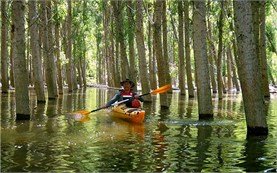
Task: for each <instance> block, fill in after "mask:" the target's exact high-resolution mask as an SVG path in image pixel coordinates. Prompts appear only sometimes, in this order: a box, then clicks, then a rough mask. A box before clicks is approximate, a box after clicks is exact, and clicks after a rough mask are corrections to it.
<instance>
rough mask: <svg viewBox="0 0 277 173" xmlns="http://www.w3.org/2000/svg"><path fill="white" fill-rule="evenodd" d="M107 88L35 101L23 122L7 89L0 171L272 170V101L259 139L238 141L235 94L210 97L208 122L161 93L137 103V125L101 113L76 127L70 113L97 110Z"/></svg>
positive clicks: (276, 106) (242, 129) (241, 124)
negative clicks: (140, 116)
mask: <svg viewBox="0 0 277 173" xmlns="http://www.w3.org/2000/svg"><path fill="white" fill-rule="evenodd" d="M114 92H115V91H114V90H110V91H107V90H103V89H95V88H88V89H87V90H78V91H76V92H74V93H72V94H64V95H63V96H59V98H58V99H57V100H49V101H48V102H47V104H37V103H36V101H35V94H34V91H31V93H30V96H31V110H32V120H31V121H19V122H16V121H15V100H14V92H10V93H9V94H5V95H3V94H2V95H1V172H23V171H29V172H48V171H55V172H92V171H96V172H127V171H135V172H162V171H166V172H177V171H178V172H258V171H265V170H270V169H274V168H275V169H276V167H277V166H276V165H277V163H276V160H277V138H276V136H277V96H276V95H272V99H271V101H270V102H267V103H266V104H267V108H268V118H267V122H268V127H269V135H268V137H267V138H253V139H247V140H246V122H245V117H244V113H243V104H242V98H241V95H240V94H239V95H236V94H229V95H227V96H226V97H225V98H224V99H223V100H222V101H218V100H217V98H216V97H215V98H214V99H213V105H214V119H213V120H210V121H199V120H198V114H197V101H196V100H193V99H192V100H188V99H187V98H186V97H180V95H179V93H178V92H173V94H169V101H170V103H171V105H170V109H169V110H160V108H159V101H158V97H157V96H153V97H152V100H153V102H152V103H151V104H144V105H143V107H144V109H145V110H146V113H147V116H146V120H145V123H144V124H143V125H135V124H130V123H128V122H125V121H122V120H119V119H115V118H112V117H111V116H110V112H109V111H108V110H101V111H98V112H95V113H92V114H91V115H90V116H89V119H86V120H85V121H84V122H80V121H77V120H76V117H74V116H72V114H71V113H72V112H74V111H77V110H81V109H87V110H93V109H95V108H97V107H99V106H101V105H103V104H104V103H105V102H106V101H107V100H108V99H109V98H111V97H112V95H113V94H114Z"/></svg>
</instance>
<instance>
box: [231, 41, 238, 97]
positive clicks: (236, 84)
mask: <svg viewBox="0 0 277 173" xmlns="http://www.w3.org/2000/svg"><path fill="white" fill-rule="evenodd" d="M233 46H234V45H233ZM230 60H231V67H232V74H233V76H232V81H233V84H235V87H236V91H237V92H236V93H238V92H239V91H240V86H239V82H238V77H237V69H236V64H235V61H234V57H233V56H232V52H230Z"/></svg>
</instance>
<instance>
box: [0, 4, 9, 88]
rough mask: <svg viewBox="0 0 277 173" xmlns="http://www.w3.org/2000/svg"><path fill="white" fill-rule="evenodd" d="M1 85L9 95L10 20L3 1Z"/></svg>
mask: <svg viewBox="0 0 277 173" xmlns="http://www.w3.org/2000/svg"><path fill="white" fill-rule="evenodd" d="M1 20H2V28H1V83H2V93H8V90H9V80H8V46H7V45H8V44H7V37H8V34H7V32H8V30H7V29H8V28H7V27H8V20H7V14H6V1H1Z"/></svg>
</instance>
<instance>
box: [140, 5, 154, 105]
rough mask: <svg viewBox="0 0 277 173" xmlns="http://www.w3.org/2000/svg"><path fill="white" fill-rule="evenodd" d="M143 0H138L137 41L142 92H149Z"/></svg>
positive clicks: (147, 99) (146, 98)
mask: <svg viewBox="0 0 277 173" xmlns="http://www.w3.org/2000/svg"><path fill="white" fill-rule="evenodd" d="M142 3H143V1H142V0H137V1H136V6H137V9H136V42H137V50H138V56H139V69H140V70H139V74H140V79H141V87H142V93H148V92H149V91H150V84H149V73H148V67H147V62H146V53H145V50H146V49H145V43H144V34H143V31H144V29H143V28H144V27H143V11H142V5H143V4H142ZM145 100H146V101H151V97H150V96H147V97H145Z"/></svg>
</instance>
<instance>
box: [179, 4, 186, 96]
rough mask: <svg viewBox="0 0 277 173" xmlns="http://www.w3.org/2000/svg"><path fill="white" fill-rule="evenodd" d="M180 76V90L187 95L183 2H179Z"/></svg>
mask: <svg viewBox="0 0 277 173" xmlns="http://www.w3.org/2000/svg"><path fill="white" fill-rule="evenodd" d="M177 3H178V23H179V25H178V33H179V37H178V38H179V40H178V62H179V68H178V76H179V89H180V91H181V94H182V95H185V94H186V88H185V60H184V32H183V29H184V26H183V1H178V2H177Z"/></svg>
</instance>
